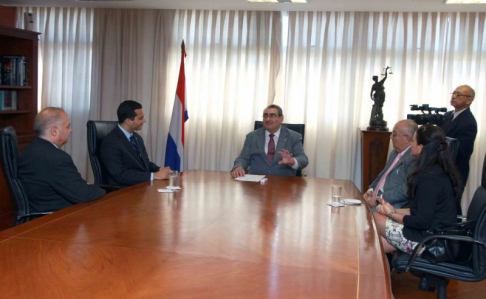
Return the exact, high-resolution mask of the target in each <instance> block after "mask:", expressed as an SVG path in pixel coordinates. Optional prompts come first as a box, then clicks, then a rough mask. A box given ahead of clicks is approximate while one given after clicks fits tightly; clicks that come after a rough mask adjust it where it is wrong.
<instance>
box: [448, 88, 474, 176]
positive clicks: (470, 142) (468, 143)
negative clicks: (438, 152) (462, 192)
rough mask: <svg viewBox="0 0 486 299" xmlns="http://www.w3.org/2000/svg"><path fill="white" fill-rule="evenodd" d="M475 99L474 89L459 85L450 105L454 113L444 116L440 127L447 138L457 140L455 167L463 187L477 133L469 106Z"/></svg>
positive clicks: (450, 112)
mask: <svg viewBox="0 0 486 299" xmlns="http://www.w3.org/2000/svg"><path fill="white" fill-rule="evenodd" d="M474 97H475V92H474V89H472V88H471V87H470V86H469V85H461V86H458V87H457V88H456V90H454V92H453V93H452V97H451V105H452V106H454V111H449V112H447V113H446V114H444V123H443V124H442V125H441V126H440V127H441V128H442V129H443V130H444V132H445V134H446V136H447V137H452V138H456V139H458V140H459V149H458V152H457V158H456V165H457V168H458V169H459V172H460V174H461V178H462V180H463V181H462V183H463V186H465V185H466V182H467V177H468V176H469V158H470V157H471V154H472V152H473V149H474V140H476V134H477V133H478V125H477V123H476V119H475V118H474V115H473V114H472V113H471V110H470V109H469V106H471V103H472V102H473V100H474Z"/></svg>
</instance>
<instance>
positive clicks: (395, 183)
mask: <svg viewBox="0 0 486 299" xmlns="http://www.w3.org/2000/svg"><path fill="white" fill-rule="evenodd" d="M417 128H418V126H417V124H416V123H415V122H414V121H413V120H410V119H406V120H401V121H399V122H397V123H396V124H395V126H394V127H393V132H392V134H391V135H390V139H391V141H392V145H393V151H392V152H391V153H390V158H388V161H387V162H386V165H385V168H384V169H383V170H382V171H381V172H380V174H379V175H378V177H377V178H376V179H375V180H374V181H373V183H371V185H370V186H369V189H368V191H366V193H365V194H363V197H364V198H365V200H366V202H367V203H368V205H369V206H370V207H372V208H374V207H375V206H376V205H377V199H378V197H380V196H381V197H383V199H384V200H385V201H386V202H388V203H389V204H391V205H393V206H394V207H395V208H402V207H404V206H406V205H408V203H409V200H408V195H407V189H408V186H407V175H408V174H409V173H410V172H412V171H413V169H414V168H415V162H416V161H417V158H416V157H414V156H412V152H411V149H410V145H412V140H413V134H415V131H417Z"/></svg>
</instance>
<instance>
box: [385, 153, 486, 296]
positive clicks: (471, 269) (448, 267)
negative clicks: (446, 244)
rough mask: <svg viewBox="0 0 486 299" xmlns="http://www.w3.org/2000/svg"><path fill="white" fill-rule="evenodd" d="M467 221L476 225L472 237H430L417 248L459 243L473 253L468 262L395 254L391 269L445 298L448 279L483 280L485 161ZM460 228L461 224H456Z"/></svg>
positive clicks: (485, 253) (485, 273)
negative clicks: (441, 240)
mask: <svg viewBox="0 0 486 299" xmlns="http://www.w3.org/2000/svg"><path fill="white" fill-rule="evenodd" d="M467 221H471V222H475V225H474V233H473V236H472V237H468V236H457V235H431V236H429V237H427V238H425V239H424V240H422V242H420V244H419V245H418V246H417V248H418V247H419V246H420V245H422V244H424V243H425V244H426V245H427V242H429V241H431V240H432V239H435V238H444V239H449V240H458V241H460V242H459V244H460V246H461V249H464V248H466V249H467V250H470V252H472V253H471V254H472V256H471V259H470V261H468V262H466V263H465V264H458V263H454V262H443V263H437V264H432V263H431V262H429V261H428V260H426V259H424V258H419V257H417V255H416V250H415V251H414V253H413V254H412V255H410V254H406V253H404V252H401V251H397V252H396V254H395V255H394V257H393V266H394V268H395V269H396V270H397V271H398V272H408V271H410V272H411V273H412V274H413V275H415V276H418V277H420V278H421V280H420V284H419V288H420V289H422V290H426V291H427V290H428V291H434V290H435V286H437V298H439V299H445V298H446V297H447V284H448V283H449V278H452V279H456V280H463V281H468V282H476V281H482V280H484V279H485V278H486V158H485V162H484V165H483V175H482V181H481V186H479V187H478V189H477V190H476V192H475V193H474V196H473V199H472V201H471V205H470V206H469V210H468V213H467ZM458 225H460V224H458Z"/></svg>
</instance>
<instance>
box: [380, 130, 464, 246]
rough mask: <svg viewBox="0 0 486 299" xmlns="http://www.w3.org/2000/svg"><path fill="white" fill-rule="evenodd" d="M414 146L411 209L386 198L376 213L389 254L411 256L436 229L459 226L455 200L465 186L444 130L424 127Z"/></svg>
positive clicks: (408, 179)
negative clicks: (448, 146) (389, 202)
mask: <svg viewBox="0 0 486 299" xmlns="http://www.w3.org/2000/svg"><path fill="white" fill-rule="evenodd" d="M411 147H412V148H411V150H412V155H414V156H417V164H416V169H415V171H413V172H412V173H411V174H409V175H408V177H407V184H408V197H409V198H410V208H407V209H395V208H394V207H393V206H392V205H390V204H388V203H387V202H386V201H385V200H386V199H383V200H382V203H381V204H380V205H378V206H377V208H376V210H377V211H378V213H375V214H374V217H375V221H376V224H377V227H378V230H379V232H380V235H381V236H382V244H383V247H384V250H385V252H386V253H388V252H393V251H395V250H397V249H399V250H401V251H404V252H406V253H412V252H413V250H414V248H415V247H416V246H417V245H418V243H419V242H420V241H421V240H422V239H423V238H424V237H426V236H427V235H430V233H431V232H433V231H434V230H435V229H437V228H441V227H444V226H448V225H452V224H454V223H457V220H456V217H457V211H456V200H458V199H459V198H460V197H461V195H462V183H461V180H460V175H459V172H458V171H457V169H456V167H455V165H454V162H453V161H452V158H451V155H450V153H449V150H448V149H447V142H446V138H445V134H444V131H442V129H441V128H439V127H437V126H435V125H424V126H422V127H420V128H419V129H418V130H417V131H416V132H415V134H414V136H413V141H412V146H411ZM422 251H423V249H422ZM421 253H422V252H419V254H421Z"/></svg>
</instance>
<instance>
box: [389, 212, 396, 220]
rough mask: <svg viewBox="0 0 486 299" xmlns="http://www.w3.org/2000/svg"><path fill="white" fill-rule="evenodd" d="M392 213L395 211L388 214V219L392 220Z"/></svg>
mask: <svg viewBox="0 0 486 299" xmlns="http://www.w3.org/2000/svg"><path fill="white" fill-rule="evenodd" d="M393 214H395V212H390V214H388V218H390V219H392V220H393V218H392V215H393Z"/></svg>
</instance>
